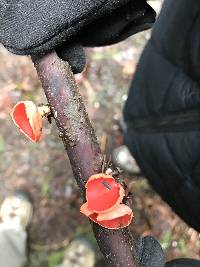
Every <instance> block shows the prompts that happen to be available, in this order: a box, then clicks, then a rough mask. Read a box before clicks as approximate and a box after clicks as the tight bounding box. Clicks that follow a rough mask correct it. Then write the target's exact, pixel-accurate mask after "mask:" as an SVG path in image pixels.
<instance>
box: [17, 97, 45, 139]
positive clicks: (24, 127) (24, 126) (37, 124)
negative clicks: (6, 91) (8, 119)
mask: <svg viewBox="0 0 200 267" xmlns="http://www.w3.org/2000/svg"><path fill="white" fill-rule="evenodd" d="M12 119H13V121H14V123H15V124H16V126H17V127H18V128H19V129H20V131H21V132H22V133H23V134H25V135H26V136H27V137H28V138H29V139H30V140H31V141H33V142H37V141H39V140H40V138H41V135H42V116H41V114H40V112H39V110H38V107H37V106H36V105H35V104H34V103H33V102H32V101H21V102H18V103H17V104H16V105H15V106H14V108H13V110H12Z"/></svg>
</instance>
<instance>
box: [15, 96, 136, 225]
mask: <svg viewBox="0 0 200 267" xmlns="http://www.w3.org/2000/svg"><path fill="white" fill-rule="evenodd" d="M49 112H50V109H49V107H48V106H45V105H44V106H42V107H37V106H36V105H35V104H34V103H33V102H32V101H21V102H19V103H17V104H16V105H15V106H14V108H13V111H12V119H13V121H14V123H15V124H16V126H17V127H18V128H19V129H20V131H21V132H22V133H23V134H25V135H26V136H27V137H28V138H29V139H30V140H31V141H33V142H38V141H39V140H40V139H41V135H42V118H43V117H44V116H46V115H47V114H48V113H49ZM85 188H86V200H87V202H86V203H84V204H83V205H82V206H81V209H80V211H81V213H83V214H84V215H86V216H87V217H89V218H90V219H91V220H92V221H94V222H95V223H97V224H99V225H101V226H103V227H105V228H109V229H119V228H123V227H126V226H128V225H129V224H130V223H131V220H132V218H133V212H132V210H131V209H130V208H129V207H128V206H127V205H125V204H123V203H122V202H123V199H124V197H125V190H124V188H123V186H122V185H121V184H120V183H117V182H116V181H115V179H114V178H113V177H112V176H110V175H107V174H104V173H100V174H96V175H93V176H91V177H90V178H89V179H88V181H87V183H86V185H85Z"/></svg>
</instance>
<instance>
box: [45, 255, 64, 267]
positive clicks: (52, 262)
mask: <svg viewBox="0 0 200 267" xmlns="http://www.w3.org/2000/svg"><path fill="white" fill-rule="evenodd" d="M63 260H64V251H58V252H55V253H53V254H51V255H50V256H48V266H49V267H55V266H56V265H58V264H61V263H62V262H63Z"/></svg>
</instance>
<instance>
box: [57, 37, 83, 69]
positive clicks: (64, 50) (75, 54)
mask: <svg viewBox="0 0 200 267" xmlns="http://www.w3.org/2000/svg"><path fill="white" fill-rule="evenodd" d="M56 51H57V54H58V56H59V57H60V58H61V59H63V60H65V61H67V62H69V64H70V66H71V68H72V71H73V73H74V74H76V73H80V72H82V71H83V69H84V67H85V64H86V56H85V52H84V49H83V47H82V46H81V44H79V43H75V42H74V43H70V44H65V45H63V46H61V47H59V48H57V49H56Z"/></svg>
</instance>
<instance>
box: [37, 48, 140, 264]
mask: <svg viewBox="0 0 200 267" xmlns="http://www.w3.org/2000/svg"><path fill="white" fill-rule="evenodd" d="M32 60H33V62H34V64H35V68H36V70H37V72H38V76H39V78H40V80H41V83H42V86H43V89H44V92H45V94H46V97H47V100H48V102H49V105H50V107H51V110H52V112H53V114H54V118H55V121H56V124H57V127H58V130H59V132H60V136H61V138H62V140H63V143H64V146H65V148H66V151H67V154H68V156H69V159H70V162H71V166H72V169H73V173H74V177H75V179H76V181H77V184H78V186H79V187H80V190H81V192H82V196H83V200H84V201H85V184H86V182H87V179H88V178H89V177H90V176H92V175H94V174H97V173H100V172H101V167H102V161H103V156H102V154H101V151H100V147H99V144H98V142H97V139H96V136H95V134H94V130H93V128H92V126H91V123H90V121H89V118H88V115H87V113H86V110H85V106H84V104H83V101H82V98H81V96H80V94H79V92H78V88H77V86H76V83H75V80H74V77H73V74H72V72H71V68H70V66H69V65H68V63H66V62H64V61H62V60H60V59H59V58H58V56H57V55H56V53H54V52H53V53H51V54H48V55H46V56H44V57H41V58H32ZM93 231H94V234H95V237H96V239H97V242H98V245H99V247H100V250H101V252H102V253H103V255H104V258H105V262H106V266H109V267H123V266H127V267H137V266H138V264H137V261H136V258H135V251H134V242H133V240H132V238H131V236H130V234H129V231H128V229H127V228H124V229H119V230H109V229H105V228H102V227H101V226H99V225H97V224H95V223H93Z"/></svg>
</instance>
